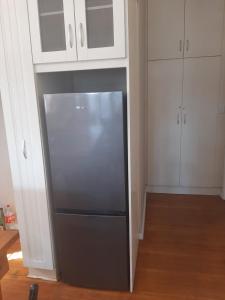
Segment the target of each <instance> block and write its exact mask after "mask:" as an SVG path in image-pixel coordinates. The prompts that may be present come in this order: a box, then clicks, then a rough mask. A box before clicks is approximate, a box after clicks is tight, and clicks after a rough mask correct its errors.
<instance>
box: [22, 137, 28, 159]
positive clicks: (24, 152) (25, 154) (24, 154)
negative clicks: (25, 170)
mask: <svg viewBox="0 0 225 300" xmlns="http://www.w3.org/2000/svg"><path fill="white" fill-rule="evenodd" d="M22 152H23V157H24V158H25V159H27V158H28V156H27V144H26V141H25V140H24V141H23V151H22Z"/></svg>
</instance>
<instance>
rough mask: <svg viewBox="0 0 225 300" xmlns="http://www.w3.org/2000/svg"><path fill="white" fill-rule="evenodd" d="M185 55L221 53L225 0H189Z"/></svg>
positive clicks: (214, 54) (186, 10)
mask: <svg viewBox="0 0 225 300" xmlns="http://www.w3.org/2000/svg"><path fill="white" fill-rule="evenodd" d="M185 14H186V15H185V57H201V56H216V55H221V51H222V40H223V17H224V0H187V1H186V9H185Z"/></svg>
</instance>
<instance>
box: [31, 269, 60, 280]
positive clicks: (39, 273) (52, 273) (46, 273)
mask: <svg viewBox="0 0 225 300" xmlns="http://www.w3.org/2000/svg"><path fill="white" fill-rule="evenodd" d="M28 277H29V278H36V279H43V280H49V281H57V275H56V270H43V269H33V268H29V269H28Z"/></svg>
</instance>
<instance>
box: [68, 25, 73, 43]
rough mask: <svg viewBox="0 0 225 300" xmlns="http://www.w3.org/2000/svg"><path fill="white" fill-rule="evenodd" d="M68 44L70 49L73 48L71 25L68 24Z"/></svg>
mask: <svg viewBox="0 0 225 300" xmlns="http://www.w3.org/2000/svg"><path fill="white" fill-rule="evenodd" d="M69 43H70V48H71V49H72V48H73V28H72V25H71V24H69Z"/></svg>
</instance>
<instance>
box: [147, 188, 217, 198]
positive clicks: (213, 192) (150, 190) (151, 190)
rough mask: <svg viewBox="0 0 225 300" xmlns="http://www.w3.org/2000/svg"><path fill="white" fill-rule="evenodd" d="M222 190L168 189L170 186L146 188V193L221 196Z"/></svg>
mask: <svg viewBox="0 0 225 300" xmlns="http://www.w3.org/2000/svg"><path fill="white" fill-rule="evenodd" d="M221 189H222V188H219V187H218V188H199V187H190V188H189V187H182V186H178V187H170V186H147V192H148V193H162V194H184V195H212V196H219V195H221Z"/></svg>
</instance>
